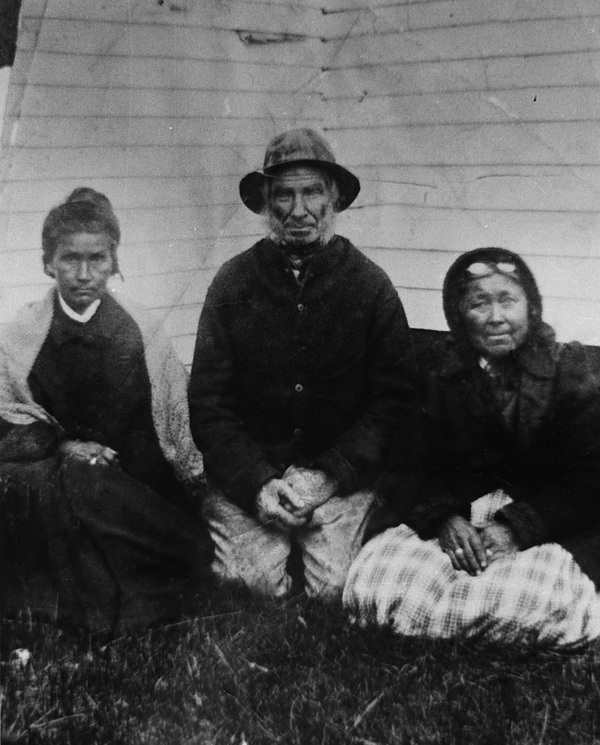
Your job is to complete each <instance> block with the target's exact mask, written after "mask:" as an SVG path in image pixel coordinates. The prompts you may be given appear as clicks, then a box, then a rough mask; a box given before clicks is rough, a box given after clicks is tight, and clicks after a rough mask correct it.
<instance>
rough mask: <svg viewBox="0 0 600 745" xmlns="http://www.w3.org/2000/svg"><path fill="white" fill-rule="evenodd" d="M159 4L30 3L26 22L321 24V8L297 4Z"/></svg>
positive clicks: (188, 0)
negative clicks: (38, 20)
mask: <svg viewBox="0 0 600 745" xmlns="http://www.w3.org/2000/svg"><path fill="white" fill-rule="evenodd" d="M173 5H175V6H176V7H175V8H174V9H173V10H172V9H171V7H170V6H171V3H164V4H159V3H157V2H155V0H129V1H128V2H127V3H122V2H106V3H95V2H86V1H85V0H84V2H82V1H81V0H27V2H26V3H25V4H24V9H23V14H22V15H23V18H28V17H31V18H38V17H40V16H42V15H43V16H44V17H45V18H47V19H52V20H65V21H74V20H75V21H77V20H80V21H87V22H91V21H95V22H97V23H107V22H110V23H122V24H128V23H132V22H133V23H135V22H140V21H144V22H147V23H148V24H152V23H153V24H156V25H161V26H170V25H177V26H191V27H196V26H199V27H206V26H208V27H216V28H231V27H237V26H240V25H241V26H249V27H250V28H256V29H257V30H270V31H286V30H287V29H288V28H289V26H290V24H292V25H293V26H294V27H298V26H300V25H301V24H307V25H309V26H312V25H313V24H318V23H319V21H320V20H321V17H322V13H321V4H320V3H319V2H314V0H313V1H312V2H311V0H303V2H302V3H301V4H300V3H298V2H284V1H283V0H282V1H281V2H261V1H260V0H258V1H257V2H248V0H240V1H239V2H227V3H224V2H213V3H211V2H195V0H178V2H177V3H173Z"/></svg>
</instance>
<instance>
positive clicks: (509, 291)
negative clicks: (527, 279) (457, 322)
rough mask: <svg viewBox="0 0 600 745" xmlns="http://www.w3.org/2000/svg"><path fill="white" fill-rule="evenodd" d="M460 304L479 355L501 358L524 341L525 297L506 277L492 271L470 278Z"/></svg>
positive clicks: (520, 289)
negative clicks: (479, 276) (471, 279)
mask: <svg viewBox="0 0 600 745" xmlns="http://www.w3.org/2000/svg"><path fill="white" fill-rule="evenodd" d="M460 307H461V312H462V314H463V317H464V319H465V324H466V328H467V333H468V335H469V340H470V342H471V344H473V346H474V347H475V348H476V349H477V350H478V351H479V352H480V353H481V354H482V356H483V357H487V358H499V357H505V356H506V355H508V354H510V353H511V352H512V351H514V350H515V349H517V348H518V347H520V346H521V344H522V343H523V342H524V341H525V337H526V336H527V332H528V331H529V313H528V304H527V296H526V295H525V292H524V291H523V288H522V287H521V285H519V284H518V283H517V282H515V281H514V280H512V279H510V277H506V276H504V275H502V274H496V273H494V274H489V275H487V276H485V277H481V278H478V279H476V280H473V281H472V282H471V283H470V284H469V287H468V290H467V292H466V294H465V296H464V297H463V300H462V302H461V306H460Z"/></svg>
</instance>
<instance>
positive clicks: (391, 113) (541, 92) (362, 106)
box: [327, 86, 600, 128]
mask: <svg viewBox="0 0 600 745" xmlns="http://www.w3.org/2000/svg"><path fill="white" fill-rule="evenodd" d="M327 103H328V116H329V121H330V122H332V121H333V122H337V123H338V124H337V126H338V127H340V128H341V127H345V126H350V127H365V128H367V127H372V126H373V123H374V122H376V123H377V126H378V127H402V126H411V125H418V124H466V123H474V124H484V123H488V124H496V123H502V122H506V121H524V122H535V123H539V122H553V121H586V120H590V121H597V120H598V114H599V112H600V87H597V88H592V87H590V86H585V87H583V86H582V87H578V88H577V87H568V88H567V87H550V88H522V89H521V90H516V91H515V90H506V89H503V90H488V91H485V92H484V91H466V92H457V93H435V94H429V95H427V94H423V93H418V94H404V93H402V92H401V91H391V92H388V93H387V94H381V95H376V94H375V95H372V94H370V93H367V94H366V95H364V96H362V97H354V98H347V99H339V98H333V99H332V100H330V101H328V102H327Z"/></svg>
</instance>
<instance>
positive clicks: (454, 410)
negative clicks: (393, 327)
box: [344, 248, 600, 647]
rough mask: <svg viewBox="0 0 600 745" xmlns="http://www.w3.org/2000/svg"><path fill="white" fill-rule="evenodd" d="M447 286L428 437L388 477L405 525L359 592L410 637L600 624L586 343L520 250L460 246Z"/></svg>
mask: <svg viewBox="0 0 600 745" xmlns="http://www.w3.org/2000/svg"><path fill="white" fill-rule="evenodd" d="M443 301H444V312H445V315H446V319H447V321H448V325H449V327H450V331H451V335H450V337H449V339H447V340H444V343H443V344H441V345H440V346H439V347H438V348H437V349H434V350H432V351H431V353H430V354H429V355H427V357H426V359H424V360H423V374H422V385H423V389H422V397H420V402H419V403H420V405H419V407H418V408H419V411H418V412H417V414H416V415H415V417H416V418H415V433H414V435H415V437H414V440H413V442H412V444H410V442H409V441H408V438H405V439H403V441H402V442H398V445H397V448H396V453H395V455H394V457H393V458H392V461H391V466H390V470H389V473H388V474H387V476H386V477H385V478H384V479H383V480H382V487H381V491H382V496H383V497H384V501H385V502H386V503H387V509H388V510H389V511H391V512H392V513H393V515H394V516H395V523H396V525H397V527H392V528H390V529H388V530H386V531H385V532H382V533H380V534H379V535H377V536H376V537H375V538H373V539H372V540H371V541H369V542H368V543H367V544H366V545H365V546H364V547H363V549H362V551H361V553H360V554H359V555H358V557H357V559H356V560H355V562H354V564H353V566H352V568H351V570H350V574H349V576H348V580H347V583H346V587H345V592H344V602H345V605H346V607H347V608H349V609H350V611H351V613H352V614H353V616H354V617H355V618H356V619H358V620H359V621H360V622H362V623H366V624H368V623H375V624H378V625H380V626H386V627H391V628H392V629H393V630H394V631H396V632H397V633H399V634H403V635H407V636H422V637H431V638H452V637H458V638H461V639H465V638H477V639H480V640H485V641H490V642H494V643H496V642H499V643H515V642H517V643H525V644H540V645H548V646H551V647H571V646H574V645H578V644H580V643H583V642H586V641H588V640H591V639H593V638H596V637H597V636H599V635H600V600H599V595H598V592H597V589H596V588H597V585H598V584H599V583H600V394H599V392H598V387H597V382H596V381H595V380H594V379H593V377H592V374H591V371H590V368H589V365H588V362H587V359H586V352H585V349H584V348H583V347H582V346H581V345H580V344H577V343H570V344H559V343H557V342H556V341H555V337H554V332H553V331H552V329H551V328H550V327H549V326H548V325H546V324H545V323H543V322H542V301H541V298H540V294H539V291H538V287H537V285H536V282H535V279H534V277H533V275H532V273H531V271H530V270H529V268H528V267H527V265H526V264H525V262H524V261H523V260H522V259H521V258H520V257H519V256H517V255H516V254H514V253H512V252H511V251H507V250H504V249H501V248H480V249H475V250H474V251H470V252H467V253H465V254H463V255H462V256H460V257H459V258H458V259H457V260H456V261H455V262H454V264H453V265H452V266H451V267H450V270H449V271H448V274H447V275H446V279H445V282H444V288H443ZM409 434H410V433H409ZM388 524H389V523H388Z"/></svg>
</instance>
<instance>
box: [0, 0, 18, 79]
mask: <svg viewBox="0 0 600 745" xmlns="http://www.w3.org/2000/svg"><path fill="white" fill-rule="evenodd" d="M20 10H21V0H0V67H6V66H7V65H8V66H10V65H12V63H13V62H14V61H15V52H16V50H17V31H18V28H19V11H20Z"/></svg>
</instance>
